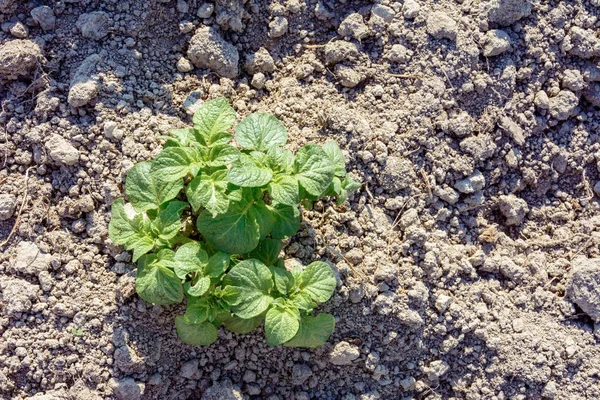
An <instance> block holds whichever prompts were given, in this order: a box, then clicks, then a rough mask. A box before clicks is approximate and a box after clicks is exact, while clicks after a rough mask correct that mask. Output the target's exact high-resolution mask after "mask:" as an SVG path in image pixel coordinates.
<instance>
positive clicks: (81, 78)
mask: <svg viewBox="0 0 600 400" xmlns="http://www.w3.org/2000/svg"><path fill="white" fill-rule="evenodd" d="M100 61H101V57H100V55H98V54H92V55H90V56H88V57H86V58H85V59H84V60H83V61H82V62H81V64H80V65H79V66H78V67H77V69H76V70H75V72H74V73H73V77H72V78H71V88H70V89H69V95H68V97H67V101H68V103H69V105H70V106H71V107H75V108H78V107H83V106H85V105H87V104H89V103H90V102H91V101H92V100H94V99H95V98H96V96H98V93H100V82H99V79H98V76H97V74H96V66H97V65H98V63H99V62H100Z"/></svg>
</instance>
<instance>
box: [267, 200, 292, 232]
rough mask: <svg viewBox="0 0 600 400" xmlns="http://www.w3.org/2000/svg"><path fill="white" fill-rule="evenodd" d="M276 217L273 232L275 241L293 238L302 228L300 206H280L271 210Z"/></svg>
mask: <svg viewBox="0 0 600 400" xmlns="http://www.w3.org/2000/svg"><path fill="white" fill-rule="evenodd" d="M269 209H270V210H271V212H272V213H273V214H272V215H273V216H274V217H275V224H274V225H273V229H272V231H271V236H272V237H273V239H285V238H287V237H290V236H293V235H295V234H296V232H298V229H299V228H300V210H298V206H294V207H291V206H286V205H283V204H278V205H277V206H275V207H270V208H269Z"/></svg>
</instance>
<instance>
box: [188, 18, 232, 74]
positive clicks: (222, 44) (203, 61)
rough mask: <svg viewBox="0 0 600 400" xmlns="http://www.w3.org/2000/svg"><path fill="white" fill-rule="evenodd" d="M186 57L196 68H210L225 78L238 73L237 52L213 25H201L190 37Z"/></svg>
mask: <svg viewBox="0 0 600 400" xmlns="http://www.w3.org/2000/svg"><path fill="white" fill-rule="evenodd" d="M187 55H188V58H189V59H190V61H191V62H192V63H193V64H194V65H195V66H196V67H197V68H210V69H211V70H213V71H214V72H216V73H217V74H219V75H221V76H224V77H226V78H235V77H236V76H237V74H238V62H239V53H238V50H237V48H235V46H233V45H232V44H231V43H229V42H227V41H225V39H223V37H222V36H221V35H220V34H219V32H218V31H217V30H216V29H215V28H213V27H203V28H200V29H198V30H197V31H196V34H195V35H194V36H193V37H192V38H191V39H190V43H189V48H188V52H187Z"/></svg>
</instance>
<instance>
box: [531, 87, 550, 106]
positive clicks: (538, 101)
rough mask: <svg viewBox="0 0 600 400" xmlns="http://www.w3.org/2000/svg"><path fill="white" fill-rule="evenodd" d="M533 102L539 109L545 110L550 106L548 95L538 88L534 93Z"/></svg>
mask: <svg viewBox="0 0 600 400" xmlns="http://www.w3.org/2000/svg"><path fill="white" fill-rule="evenodd" d="M533 104H535V106H536V107H537V108H539V109H540V110H547V109H548V108H550V99H548V95H547V94H546V92H544V91H543V90H540V91H539V92H537V93H536V94H535V98H534V99H533Z"/></svg>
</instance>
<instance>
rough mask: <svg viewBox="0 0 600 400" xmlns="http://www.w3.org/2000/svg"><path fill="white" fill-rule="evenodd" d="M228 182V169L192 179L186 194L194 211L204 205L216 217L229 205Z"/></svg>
mask: <svg viewBox="0 0 600 400" xmlns="http://www.w3.org/2000/svg"><path fill="white" fill-rule="evenodd" d="M228 184H229V182H228V181H227V170H219V171H216V172H214V173H213V174H212V175H206V174H202V175H200V176H197V177H195V178H194V179H192V181H191V182H190V183H189V185H188V187H187V189H186V191H185V194H186V196H187V198H188V201H189V202H190V204H191V205H192V209H193V210H194V212H197V211H198V210H199V209H201V208H202V207H204V208H206V209H207V210H208V211H209V212H210V213H211V214H212V216H213V217H216V216H217V215H218V214H223V213H224V212H226V211H227V208H228V207H229V199H228V197H227V194H226V191H227V185H228Z"/></svg>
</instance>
